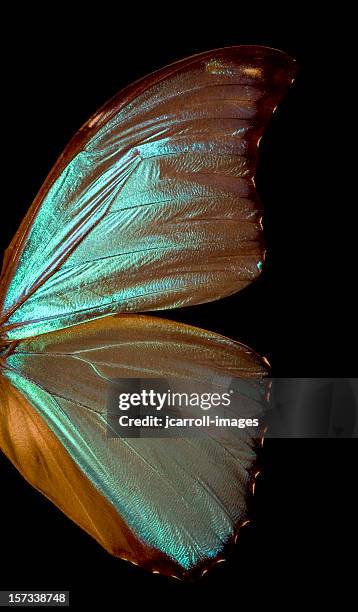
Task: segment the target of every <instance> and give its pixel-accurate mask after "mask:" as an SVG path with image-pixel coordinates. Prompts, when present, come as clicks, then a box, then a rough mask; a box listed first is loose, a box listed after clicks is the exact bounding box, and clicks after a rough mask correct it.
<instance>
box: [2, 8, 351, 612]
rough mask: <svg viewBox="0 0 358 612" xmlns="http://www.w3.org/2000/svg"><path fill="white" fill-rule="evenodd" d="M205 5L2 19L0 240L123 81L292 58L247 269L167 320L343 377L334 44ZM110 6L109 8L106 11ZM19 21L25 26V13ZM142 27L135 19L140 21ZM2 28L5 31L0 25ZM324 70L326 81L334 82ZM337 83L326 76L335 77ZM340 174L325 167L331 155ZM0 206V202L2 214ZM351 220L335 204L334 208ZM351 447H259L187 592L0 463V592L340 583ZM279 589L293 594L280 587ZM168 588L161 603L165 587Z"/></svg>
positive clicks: (317, 26) (347, 330) (276, 592)
mask: <svg viewBox="0 0 358 612" xmlns="http://www.w3.org/2000/svg"><path fill="white" fill-rule="evenodd" d="M224 8H225V7H222V9H220V10H219V8H218V7H216V8H210V6H209V5H207V6H206V8H205V9H204V8H203V10H202V13H201V14H200V15H199V18H198V17H197V18H196V20H195V21H194V19H193V16H192V11H191V10H190V9H189V8H184V6H180V7H175V6H173V5H168V6H167V7H166V10H165V11H164V9H160V8H159V7H157V8H153V12H152V15H151V16H148V17H147V15H145V16H144V15H141V9H139V7H138V11H137V13H138V14H137V15H132V16H131V17H130V18H129V17H128V15H125V14H124V13H123V14H120V13H113V12H112V10H111V9H110V8H109V7H108V6H106V5H105V4H104V5H103V6H98V7H97V8H96V9H95V7H93V8H92V9H91V12H90V14H86V17H85V18H84V16H83V15H82V16H81V17H79V18H77V19H75V17H74V15H72V12H68V13H66V15H63V14H62V15H61V12H60V10H59V9H58V11H56V10H54V12H53V14H51V15H47V16H46V17H47V19H46V23H44V22H43V21H42V20H41V19H43V18H44V14H42V15H41V16H40V15H39V16H38V17H37V16H35V17H34V15H33V14H31V15H29V16H28V19H29V20H28V21H27V15H23V14H22V26H23V27H22V29H21V30H20V29H19V23H18V19H19V16H18V15H14V16H12V17H11V18H9V21H8V22H7V27H8V33H10V40H9V42H8V43H7V46H6V50H5V52H4V55H3V74H2V82H3V85H4V91H5V94H4V98H3V99H4V102H5V110H4V115H3V120H2V139H3V142H2V146H3V150H4V151H5V153H6V156H5V162H3V170H4V171H5V172H4V179H3V180H4V183H5V187H6V189H4V192H3V195H2V197H3V203H2V206H1V209H2V210H1V215H2V216H1V219H2V221H5V220H6V221H5V222H4V223H3V224H2V227H1V246H2V248H5V247H6V246H7V243H8V242H9V240H10V239H11V237H12V235H13V233H14V231H15V230H16V228H17V225H18V223H19V221H20V220H21V218H22V216H23V214H24V212H25V211H26V209H27V207H28V206H29V204H30V202H31V201H32V199H33V197H34V196H35V194H36V192H37V191H38V189H39V187H40V186H41V183H42V182H43V180H44V178H45V176H46V174H47V173H48V171H49V170H50V168H51V166H52V165H53V163H54V162H55V160H56V158H57V156H58V155H59V154H60V153H61V151H62V149H63V148H64V146H65V144H66V143H67V142H68V140H69V139H70V137H71V136H72V135H73V133H74V132H75V131H76V130H77V129H78V127H80V125H81V124H82V123H83V122H84V121H85V120H86V119H87V118H88V117H89V116H90V115H91V114H92V113H94V112H95V111H96V109H97V108H98V107H99V106H100V105H102V103H103V102H105V101H106V99H108V98H109V97H110V96H112V95H113V94H114V93H115V92H116V91H118V90H119V89H120V88H122V87H123V86H125V85H127V84H128V83H130V82H132V81H133V80H135V79H137V78H139V77H140V76H143V75H145V74H147V73H148V72H151V71H153V70H155V69H157V68H160V67H161V66H163V65H165V64H168V63H170V62H171V61H174V60H176V59H180V58H181V57H185V56H187V55H191V54H193V53H196V52H200V51H204V50H207V49H210V48H216V47H220V46H227V45H230V44H265V45H269V46H272V47H275V48H280V49H282V50H284V51H286V52H288V53H289V54H291V55H292V56H294V57H295V58H296V59H297V60H298V63H299V66H300V72H299V75H298V77H297V81H296V84H295V85H294V87H293V88H292V90H291V91H290V93H289V95H288V96H287V98H286V100H285V101H284V102H283V104H282V105H281V107H280V108H279V110H278V111H277V112H276V114H275V116H274V117H273V120H272V122H271V124H270V126H269V128H268V130H267V132H266V134H265V137H264V138H263V139H262V141H261V162H260V167H259V170H258V174H257V180H256V185H257V188H258V191H259V193H260V196H261V198H262V200H263V202H264V206H265V216H264V228H265V237H266V243H267V248H268V256H267V260H266V264H265V268H264V272H263V274H262V276H261V278H260V279H259V280H258V281H257V282H256V283H254V284H253V285H252V286H251V287H249V288H247V289H245V290H243V291H242V292H240V293H239V294H237V295H235V296H232V297H230V298H226V299H223V300H221V301H220V302H216V303H212V304H207V305H203V306H197V307H192V308H187V309H182V310H177V311H169V312H168V313H165V316H167V317H170V318H173V319H175V320H180V321H185V322H190V323H192V324H194V325H198V326H201V327H207V328H209V329H211V330H214V331H217V332H220V333H224V334H225V335H228V336H230V337H233V338H235V339H238V340H240V341H242V342H244V343H246V344H248V345H249V346H251V347H252V348H254V349H256V350H257V351H258V352H259V353H261V354H264V355H266V356H267V357H268V359H269V361H270V362H271V364H272V367H273V374H274V375H276V376H286V375H287V376H293V377H294V376H297V377H298V376H354V375H356V374H355V372H356V359H354V358H353V357H352V355H353V353H352V346H354V339H353V338H352V331H351V314H350V311H349V303H348V301H347V294H346V293H345V291H346V290H345V289H344V287H343V284H344V281H343V273H342V268H344V265H343V264H342V262H341V259H340V253H341V251H340V249H341V246H340V244H339V240H340V239H342V225H341V221H342V216H343V214H346V213H347V203H346V202H342V204H340V203H338V205H337V202H336V201H335V200H334V198H335V196H334V195H333V185H332V182H333V178H334V174H335V171H334V169H333V170H329V168H328V166H327V165H326V154H327V153H328V156H329V157H332V156H333V157H334V158H337V155H338V152H337V150H336V149H335V146H334V144H333V138H334V135H335V132H336V131H337V125H338V124H339V122H338V123H337V120H336V116H337V112H336V111H337V107H335V103H334V102H333V95H332V89H334V87H333V86H332V81H333V83H337V82H338V83H339V65H338V64H339V59H338V56H337V53H336V51H337V44H336V43H335V44H333V43H332V40H331V38H330V32H329V26H328V23H327V22H326V21H325V17H322V16H321V17H320V19H319V20H318V21H316V22H314V23H313V18H312V12H311V11H310V10H309V9H307V8H304V7H303V6H302V5H300V6H299V7H297V6H296V5H294V4H293V5H290V7H288V8H286V9H285V10H282V9H281V8H280V9H279V8H278V7H277V8H275V9H274V8H273V7H272V6H271V8H270V12H269V13H268V14H267V15H264V14H262V11H261V10H260V9H259V7H256V10H253V11H252V14H250V15H247V14H246V13H245V14H244V13H243V12H242V10H241V9H240V8H239V7H238V8H236V9H235V10H234V9H231V8H230V10H229V9H228V8H227V10H226V11H225V10H224ZM105 9H106V10H105ZM30 17H32V20H31V19H30ZM139 22H140V26H139V25H138V23H139ZM5 29H6V27H5ZM332 75H334V78H333V79H332ZM337 75H338V77H337ZM337 165H338V166H339V162H337ZM3 211H4V212H3ZM348 216H349V210H348ZM356 448H357V446H356V444H355V441H352V440H291V441H289V440H267V442H266V444H265V446H264V450H263V452H262V456H261V460H262V463H263V465H264V472H263V475H262V476H260V477H259V479H258V482H257V488H256V494H255V498H254V502H253V507H252V516H253V524H252V525H251V526H250V527H247V528H246V529H245V530H243V532H242V535H241V537H240V539H239V543H238V545H237V547H236V549H235V551H234V553H233V558H232V559H231V561H230V562H228V563H227V564H223V565H222V566H218V568H217V569H215V570H213V571H212V573H211V574H209V575H207V576H206V577H204V578H203V579H202V580H201V581H199V582H197V583H195V584H177V583H176V582H174V581H169V580H167V579H165V578H163V577H158V576H152V575H149V574H146V573H145V572H143V571H141V570H140V569H136V568H133V567H131V566H129V565H128V564H126V563H124V562H122V561H119V560H117V559H114V558H111V557H110V556H109V555H108V554H107V553H106V552H105V551H103V550H102V549H101V548H100V547H99V546H98V545H97V544H96V542H94V541H93V540H92V539H91V538H90V537H88V536H87V535H86V534H84V533H83V532H82V531H81V530H80V529H79V528H77V527H76V526H75V525H74V524H72V523H71V522H70V521H69V520H68V519H67V518H66V517H65V516H63V515H62V514H61V513H60V512H59V511H58V510H57V509H56V508H55V507H54V506H52V505H51V504H50V502H48V501H47V500H45V499H44V498H43V497H42V496H41V495H40V494H38V493H37V492H36V491H34V490H33V489H32V488H31V487H30V486H29V485H27V484H26V483H25V482H24V481H23V480H22V478H21V477H20V476H19V475H18V474H17V473H16V471H15V470H14V469H13V468H12V467H11V466H10V465H9V463H8V462H7V460H6V459H5V458H4V457H3V456H1V462H0V478H1V506H0V518H1V523H0V525H1V532H0V533H1V535H0V538H1V557H2V561H3V564H2V565H3V568H2V572H1V577H0V583H1V584H0V588H2V589H22V590H24V589H61V588H63V589H69V590H70V591H71V601H72V604H73V607H77V605H79V602H80V601H85V602H86V603H88V604H90V603H94V604H95V605H98V606H99V605H101V606H102V607H103V608H104V609H117V608H118V606H119V605H131V603H130V602H128V603H127V604H124V599H123V598H128V597H131V598H132V599H131V602H133V604H136V603H138V602H139V601H140V600H141V599H142V598H143V597H144V601H145V602H147V603H151V604H153V605H156V603H157V602H158V601H159V600H162V601H164V603H165V604H166V605H172V602H175V601H177V598H178V597H184V598H186V599H187V601H188V602H193V601H194V598H195V597H197V596H199V598H200V600H201V601H202V603H204V599H205V598H209V599H211V598H214V596H215V597H217V596H219V597H220V598H223V599H226V598H232V599H233V601H234V602H237V605H239V603H240V602H241V600H242V598H243V597H245V598H247V597H248V596H249V598H250V599H251V603H252V605H255V603H256V602H257V601H258V599H261V598H262V597H264V598H265V599H266V601H269V602H270V603H275V602H276V603H277V604H278V603H282V602H283V603H285V602H286V603H287V605H290V604H289V600H288V599H287V600H286V599H285V598H286V597H291V599H292V597H293V598H294V599H295V600H296V599H297V598H299V597H300V596H302V594H307V597H308V596H309V597H310V599H311V598H312V594H311V593H310V595H308V593H309V591H308V586H312V587H313V589H314V592H315V593H316V595H318V596H319V597H321V596H323V595H324V594H327V593H328V594H330V593H331V592H332V591H333V590H336V589H337V586H338V587H339V592H340V593H341V594H342V595H344V593H345V592H348V591H349V590H350V588H351V586H350V582H349V576H348V574H346V575H345V577H344V578H340V577H339V570H340V569H342V566H343V559H344V557H345V556H346V555H347V553H348V552H349V551H350V548H351V546H353V544H352V539H353V525H354V521H353V517H354V512H353V507H352V501H353V493H352V487H353V486H354V484H353V480H352V479H353V475H354V467H355V465H354V462H355V458H356ZM287 587H289V590H290V595H289V596H287V595H285V593H286V591H287ZM173 596H174V597H173Z"/></svg>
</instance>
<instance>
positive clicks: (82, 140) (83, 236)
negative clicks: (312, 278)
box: [0, 46, 295, 339]
mask: <svg viewBox="0 0 358 612" xmlns="http://www.w3.org/2000/svg"><path fill="white" fill-rule="evenodd" d="M294 72H295V66H294V60H292V59H291V58H290V57H288V56H287V55H286V54H284V53H282V52H280V51H276V50H273V49H268V48H264V47H255V46H249V47H247V46H240V47H231V48H226V49H219V50H216V51H210V52H207V53H202V54H200V55H196V56H194V57H191V58H189V59H185V60H183V61H180V62H177V63H175V64H173V65H171V66H169V67H167V68H165V69H163V70H160V71H158V72H156V73H154V74H152V75H150V76H149V77H146V78H144V79H142V80H140V81H138V82H137V83H135V84H134V85H132V86H130V87H128V88H127V89H125V90H124V91H122V92H121V93H120V94H118V95H117V96H116V97H115V98H113V100H111V101H110V102H109V103H108V104H107V105H105V106H104V107H103V108H102V109H101V110H100V111H99V112H98V113H97V114H96V115H95V116H94V117H92V119H91V120H90V121H89V122H88V123H86V124H85V126H84V127H83V128H82V129H81V130H80V131H79V132H78V134H76V136H75V137H74V139H73V140H72V141H71V143H70V144H69V146H68V147H67V149H66V150H65V152H64V154H63V155H62V156H61V158H60V159H59V161H58V163H57V164H56V165H55V167H54V169H53V170H52V172H51V173H50V175H49V177H48V179H47V181H46V182H45V184H44V186H43V188H42V189H41V191H40V193H39V195H38V197H37V198H36V199H35V201H34V203H33V205H32V207H31V208H30V211H29V213H28V214H27V216H26V218H25V220H24V222H23V223H22V225H21V227H20V229H19V231H18V233H17V234H16V236H15V238H14V240H13V242H12V244H11V245H10V247H9V249H8V251H7V254H6V257H5V261H4V266H3V275H2V290H1V295H0V325H1V326H2V335H4V336H6V337H7V338H8V339H18V338H23V337H28V336H32V335H35V334H40V333H44V332H47V331H51V330H56V329H61V328H64V327H67V326H70V325H74V324H77V323H79V322H82V321H87V320H91V319H95V318H97V317H101V316H104V315H107V314H110V313H126V312H127V313H128V312H144V311H148V310H155V309H163V308H172V307H178V306H183V305H187V304H197V303H202V302H205V301H209V300H215V299H218V298H220V297H222V296H225V295H228V294H231V293H234V292H236V291H238V290H239V289H241V288H242V287H245V286H246V285H247V284H248V283H250V282H251V281H252V280H254V279H255V278H256V277H257V275H258V274H259V271H260V268H261V264H262V259H263V256H264V250H263V243H262V227H261V221H260V219H261V206H260V204H259V202H258V198H257V195H256V192H255V187H254V183H253V177H254V173H255V167H256V164H257V143H258V140H259V138H260V136H261V134H262V132H263V129H264V127H265V125H266V124H267V122H268V120H269V117H270V115H271V113H272V112H273V110H274V108H275V106H276V105H277V104H278V102H279V101H280V99H281V98H282V97H283V95H284V93H285V92H286V90H287V89H288V87H289V85H290V83H291V82H292V78H293V75H294Z"/></svg>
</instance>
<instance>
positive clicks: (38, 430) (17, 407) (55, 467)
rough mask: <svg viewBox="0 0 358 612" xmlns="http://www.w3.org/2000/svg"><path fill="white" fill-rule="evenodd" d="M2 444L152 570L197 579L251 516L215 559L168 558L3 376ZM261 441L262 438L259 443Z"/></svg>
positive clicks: (31, 476)
mask: <svg viewBox="0 0 358 612" xmlns="http://www.w3.org/2000/svg"><path fill="white" fill-rule="evenodd" d="M0 405H1V410H2V418H1V419H0V449H1V450H2V451H3V452H4V454H5V455H6V456H7V458H8V459H9V460H10V462H11V463H12V464H13V465H14V466H15V468H16V469H17V470H18V471H19V472H20V474H21V475H22V476H23V477H24V478H25V480H26V481H27V482H28V483H29V484H30V485H31V486H33V487H34V488H35V489H36V490H38V491H39V492H40V493H42V494H43V495H44V496H45V497H46V498H47V499H49V500H50V501H51V502H52V503H54V504H55V506H57V507H58V508H59V509H60V510H61V511H62V512H64V513H65V514H66V516H67V517H68V518H70V519H71V520H72V521H73V522H74V523H75V524H76V525H78V526H79V527H81V529H83V530H84V531H85V532H86V533H88V534H89V535H90V536H92V537H93V538H94V539H95V540H96V541H97V542H98V543H99V544H100V545H101V546H102V547H103V548H104V549H105V550H106V551H107V552H109V553H110V554H111V555H113V556H115V557H118V558H119V559H121V560H124V561H128V562H130V563H132V564H133V565H136V566H139V567H141V568H143V569H144V570H147V571H149V572H152V573H153V574H160V575H163V576H167V577H170V578H175V579H177V580H189V581H191V580H197V579H198V578H200V577H202V576H204V575H205V574H207V572H208V571H209V570H211V569H212V568H214V567H215V566H216V565H218V564H220V563H222V562H223V561H225V560H226V559H227V558H228V557H229V555H230V553H231V551H232V548H233V546H234V545H235V544H236V541H237V538H238V535H239V532H240V530H241V528H242V527H244V526H245V525H246V524H247V523H249V522H250V521H249V520H248V518H247V517H245V518H244V520H243V521H241V523H240V524H239V525H237V526H236V529H235V531H234V533H233V535H232V537H231V538H230V540H229V541H228V542H226V543H225V545H224V546H223V548H222V550H221V551H220V552H219V553H218V555H217V556H216V557H215V558H214V559H210V560H207V561H204V562H202V563H200V564H199V565H197V566H195V567H193V568H191V569H190V570H185V569H184V568H183V567H181V566H180V565H179V564H177V563H176V562H175V561H173V560H172V559H171V558H170V557H168V556H167V555H165V554H164V553H162V552H161V551H158V550H157V549H154V548H151V547H149V546H147V545H145V544H143V543H142V542H141V541H140V540H139V539H138V538H137V536H136V535H135V534H134V533H133V532H132V530H131V529H130V528H129V527H128V525H127V524H126V523H125V521H124V520H123V519H122V518H121V517H120V516H119V514H118V512H117V511H116V510H115V508H114V506H113V505H112V504H111V503H110V502H108V501H107V500H106V499H105V498H104V497H103V495H101V494H100V493H99V491H98V490H97V489H96V488H95V487H94V486H93V485H92V484H91V483H90V482H89V480H88V479H87V478H86V477H85V475H84V474H83V473H82V472H81V470H80V469H79V468H78V466H77V465H76V464H75V462H74V461H73V460H72V459H71V457H70V455H69V454H68V453H67V451H66V450H65V449H64V448H63V446H62V444H61V443H60V441H59V440H58V439H57V437H56V436H55V435H54V433H53V432H52V431H51V430H50V428H49V427H48V426H47V424H46V423H45V422H44V420H43V419H42V418H41V417H40V415H39V414H38V413H37V412H36V410H34V408H33V407H32V406H31V404H30V403H29V402H28V400H27V399H26V398H25V397H24V396H23V395H22V393H20V392H19V391H18V390H17V389H16V388H15V387H14V386H13V385H12V384H11V383H10V382H9V381H8V380H6V379H5V378H4V377H3V376H0ZM262 444H263V438H262V439H260V440H257V445H258V446H261V445H262ZM258 473H259V471H258V469H257V465H254V466H253V468H252V471H251V475H250V476H251V478H250V479H249V481H248V484H247V488H248V490H247V494H248V495H249V494H250V492H251V493H252V494H253V493H254V488H255V478H256V477H257V475H258Z"/></svg>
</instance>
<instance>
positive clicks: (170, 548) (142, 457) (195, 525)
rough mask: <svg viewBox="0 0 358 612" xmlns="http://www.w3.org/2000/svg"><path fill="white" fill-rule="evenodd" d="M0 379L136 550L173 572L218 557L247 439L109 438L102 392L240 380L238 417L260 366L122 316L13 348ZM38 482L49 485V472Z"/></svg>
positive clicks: (180, 331)
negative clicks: (146, 383) (116, 385)
mask: <svg viewBox="0 0 358 612" xmlns="http://www.w3.org/2000/svg"><path fill="white" fill-rule="evenodd" d="M3 373H4V375H5V376H6V377H7V378H8V379H9V380H10V381H11V383H12V384H13V385H14V386H15V387H16V388H17V389H18V390H19V391H20V392H21V393H22V394H23V395H24V396H25V397H26V398H27V400H28V401H29V403H30V405H31V406H32V407H33V409H34V410H35V411H36V412H37V413H38V414H39V415H40V416H41V418H42V419H43V420H44V421H45V422H46V423H47V425H48V426H49V428H50V429H51V430H52V432H53V433H54V434H55V436H56V437H57V439H58V440H59V441H60V442H61V444H62V445H63V447H64V448H65V449H66V451H67V452H68V453H69V454H70V456H71V458H72V459H73V461H74V462H75V463H76V464H77V466H78V467H79V469H80V470H81V472H82V473H83V474H84V475H85V477H86V478H87V479H88V480H89V481H90V482H91V484H92V485H93V486H94V487H95V488H96V489H97V490H98V491H99V492H100V494H101V495H102V496H104V497H105V498H106V499H107V500H108V501H109V502H110V504H112V505H113V507H114V508H115V510H116V512H117V513H118V515H119V516H120V517H121V519H123V520H124V521H125V523H126V525H128V527H129V528H130V530H131V532H133V533H134V534H135V537H136V538H138V540H140V542H142V543H144V544H145V545H146V546H148V547H149V548H151V549H154V550H156V551H158V554H159V553H160V554H164V555H166V556H167V557H168V558H170V559H171V560H172V561H173V562H174V563H175V564H176V565H177V566H178V567H179V568H180V570H181V571H189V570H191V569H193V568H195V567H197V566H199V565H200V566H202V565H205V564H207V563H208V562H209V561H210V560H213V559H215V558H217V557H218V555H219V554H220V553H222V551H223V550H224V548H225V545H226V544H227V543H228V542H230V540H232V538H233V535H234V534H235V533H236V531H237V529H238V527H239V526H240V525H241V524H242V522H243V521H244V520H245V518H246V514H247V498H248V495H249V487H250V483H251V478H252V471H253V466H254V465H255V460H256V451H257V444H258V442H257V440H253V439H252V438H251V437H250V436H249V435H239V431H238V430H235V428H232V429H231V428H228V429H227V430H226V431H225V432H221V433H216V432H215V431H210V433H209V434H207V435H201V436H199V437H198V436H191V437H182V438H174V439H173V438H168V439H160V438H158V439H155V438H148V439H144V438H142V439H136V438H131V439H130V438H109V437H107V435H106V431H107V418H106V399H107V394H108V384H109V380H110V379H112V378H122V377H137V378H138V377H144V378H147V377H149V378H157V377H171V378H178V379H188V380H189V379H196V380H199V381H201V382H202V383H205V384H209V383H210V384H214V385H215V388H216V389H217V390H218V389H220V388H222V387H225V388H227V386H228V384H229V383H231V384H233V382H234V381H235V380H236V381H238V380H239V379H241V378H242V377H243V378H245V379H246V380H251V381H253V384H254V386H255V389H257V390H259V393H258V395H255V394H254V396H253V397H252V398H250V397H248V395H247V392H245V393H244V394H243V395H242V402H243V403H244V404H245V410H246V411H249V412H250V411H252V410H257V403H258V402H261V400H262V394H263V390H264V384H263V382H262V379H263V377H264V376H265V374H266V373H267V365H266V363H265V361H264V360H263V359H262V358H260V357H259V356H257V355H256V354H255V353H253V351H251V350H250V349H248V348H247V347H245V346H243V345H241V344H238V343H236V342H233V341H231V340H229V339H227V338H224V337H222V336H218V335H216V334H214V333H211V332H207V331H204V330H200V329H197V328H194V327H189V326H185V325H181V324H177V323H173V322H170V321H165V320H162V319H159V318H154V317H153V318H152V317H144V316H133V315H128V316H127V315H123V316H118V317H107V318H105V319H99V320H97V321H95V322H89V323H86V324H82V325H78V326H75V327H72V328H71V330H62V331H59V332H52V333H49V334H44V335H42V336H38V337H35V338H30V339H28V340H24V341H21V342H19V343H18V345H17V347H16V349H15V350H14V352H13V353H12V354H11V355H10V356H9V357H8V359H7V363H6V369H5V370H4V372H3ZM258 398H259V399H258ZM198 410H199V409H198ZM197 416H200V415H197ZM20 469H21V466H20ZM49 469H50V467H49V464H47V466H46V470H49ZM48 478H49V480H50V481H51V482H54V483H55V485H56V478H58V470H56V471H54V473H53V474H52V473H51V474H50V475H49V476H48ZM32 484H35V486H36V482H34V483H32ZM38 488H40V487H39V486H38ZM55 488H56V486H55ZM42 490H43V487H42ZM43 492H44V493H45V494H46V490H45V491H44V490H43ZM59 496H60V495H59ZM84 505H86V504H85V503H84ZM102 520H105V519H102ZM137 562H138V563H140V559H137Z"/></svg>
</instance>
